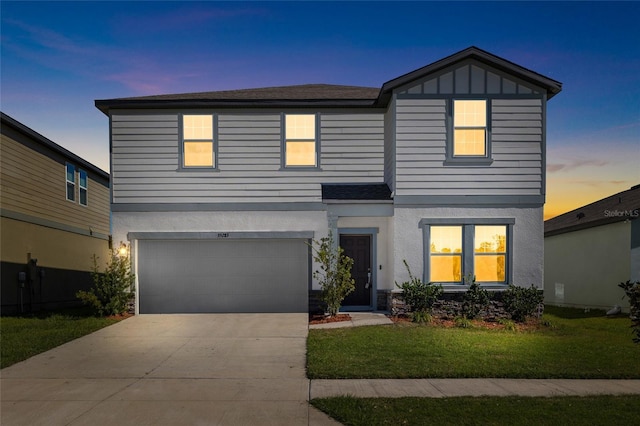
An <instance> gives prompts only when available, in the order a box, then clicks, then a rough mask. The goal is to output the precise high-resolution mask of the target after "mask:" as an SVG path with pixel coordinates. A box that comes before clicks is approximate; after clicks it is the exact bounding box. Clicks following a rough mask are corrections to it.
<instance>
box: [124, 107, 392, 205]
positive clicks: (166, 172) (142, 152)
mask: <svg viewBox="0 0 640 426" xmlns="http://www.w3.org/2000/svg"><path fill="white" fill-rule="evenodd" d="M198 113H215V111H198ZM280 119H281V115H280V114H279V113H262V112H248V113H240V112H238V113H220V114H218V140H217V141H216V143H218V157H217V159H216V162H217V166H218V168H219V170H218V171H213V170H203V171H194V170H188V171H184V170H183V171H178V168H179V152H178V150H179V134H178V111H176V112H172V113H167V112H163V113H154V112H148V113H147V112H144V111H142V112H141V111H137V112H133V113H131V114H125V113H116V114H113V115H112V116H111V123H112V124H111V128H112V136H111V139H112V165H111V173H112V185H113V202H114V203H225V202H252V203H255V202H317V201H320V200H321V187H320V184H321V183H331V182H335V183H347V182H382V181H383V173H384V168H383V167H384V166H383V164H384V141H383V139H384V131H383V127H384V123H383V114H378V113H362V114H358V113H353V112H349V113H321V118H320V122H321V136H320V150H321V159H320V166H321V170H309V169H306V170H281V159H280V155H281V154H280V150H281V135H280V132H281V129H280Z"/></svg>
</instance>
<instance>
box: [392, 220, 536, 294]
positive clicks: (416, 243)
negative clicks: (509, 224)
mask: <svg viewBox="0 0 640 426" xmlns="http://www.w3.org/2000/svg"><path fill="white" fill-rule="evenodd" d="M492 218H502V219H513V220H515V224H514V225H513V247H512V250H513V264H512V268H513V271H512V273H511V276H512V277H513V282H512V284H514V285H518V286H524V287H529V286H531V285H532V284H533V285H535V286H536V287H537V288H540V289H542V287H543V222H542V207H535V208H479V207H475V208H474V207H470V208H454V207H434V208H419V209H409V208H397V209H395V213H394V217H393V231H394V233H393V241H394V257H395V258H394V267H393V268H394V269H393V270H394V281H397V282H399V283H400V282H403V281H407V280H408V279H409V274H408V273H407V269H406V267H405V266H404V264H403V261H404V260H406V261H407V263H408V265H409V267H410V268H411V272H412V274H413V275H414V276H417V277H422V276H423V273H424V254H425V247H424V244H425V243H424V239H423V233H422V229H421V228H420V227H419V223H420V221H421V220H422V219H492ZM450 287H451V289H452V290H455V287H452V286H450Z"/></svg>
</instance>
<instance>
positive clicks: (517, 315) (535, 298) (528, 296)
mask: <svg viewBox="0 0 640 426" xmlns="http://www.w3.org/2000/svg"><path fill="white" fill-rule="evenodd" d="M543 300H544V296H543V294H542V292H541V291H539V290H538V289H537V288H535V286H534V285H533V284H532V285H531V287H529V288H527V287H517V286H515V285H513V284H509V288H508V289H507V290H505V291H504V292H503V293H502V301H503V302H504V308H505V310H506V311H507V312H508V313H509V314H511V318H512V319H513V320H514V321H516V322H524V321H525V320H526V319H527V317H529V316H532V315H533V314H534V313H535V312H536V309H537V308H538V306H539V305H540V304H541V303H542V301H543Z"/></svg>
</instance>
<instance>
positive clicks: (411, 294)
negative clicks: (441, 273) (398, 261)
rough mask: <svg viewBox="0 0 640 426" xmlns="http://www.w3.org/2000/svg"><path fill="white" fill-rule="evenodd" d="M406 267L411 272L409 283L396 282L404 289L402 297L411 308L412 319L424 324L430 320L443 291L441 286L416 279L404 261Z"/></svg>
mask: <svg viewBox="0 0 640 426" xmlns="http://www.w3.org/2000/svg"><path fill="white" fill-rule="evenodd" d="M403 262H404V266H405V267H406V268H407V272H409V281H405V282H403V283H402V284H398V283H397V282H396V286H398V287H399V288H401V289H402V297H403V298H404V302H405V303H406V304H407V305H408V306H409V307H410V309H411V313H412V318H413V320H414V321H415V322H424V319H425V318H430V315H429V316H427V315H425V314H430V313H431V309H432V308H433V305H434V303H435V302H436V301H437V300H438V299H439V298H440V296H442V293H443V290H442V286H441V285H435V284H432V283H425V282H423V281H422V280H421V279H419V278H417V277H414V276H413V274H412V273H411V270H410V269H409V265H408V264H407V261H406V260H403Z"/></svg>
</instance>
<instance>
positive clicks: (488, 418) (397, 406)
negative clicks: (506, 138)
mask: <svg viewBox="0 0 640 426" xmlns="http://www.w3.org/2000/svg"><path fill="white" fill-rule="evenodd" d="M311 404H313V405H314V406H315V407H317V408H318V409H320V410H322V411H324V412H325V413H327V414H329V415H330V416H331V417H333V418H335V419H336V420H338V421H340V422H341V423H343V424H345V425H353V426H356V425H363V426H376V425H429V424H433V425H439V426H445V425H456V426H457V425H518V426H527V425H531V426H542V425H553V426H555V425H607V426H609V425H615V424H620V425H631V424H637V422H638V419H639V417H638V416H639V414H638V407H639V406H640V396H639V395H630V396H587V397H556V398H537V397H536V398H532V397H459V398H353V397H336V398H322V399H314V400H312V401H311Z"/></svg>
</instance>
